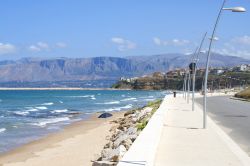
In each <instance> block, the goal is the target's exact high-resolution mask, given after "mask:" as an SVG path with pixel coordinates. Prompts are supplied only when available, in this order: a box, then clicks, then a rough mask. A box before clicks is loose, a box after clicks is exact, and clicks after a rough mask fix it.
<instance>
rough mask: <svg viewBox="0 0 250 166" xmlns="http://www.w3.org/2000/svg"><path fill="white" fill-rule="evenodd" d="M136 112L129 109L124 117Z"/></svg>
mask: <svg viewBox="0 0 250 166" xmlns="http://www.w3.org/2000/svg"><path fill="white" fill-rule="evenodd" d="M135 112H136V110H130V111H127V112H125V114H124V117H125V116H128V115H131V114H134V113H135Z"/></svg>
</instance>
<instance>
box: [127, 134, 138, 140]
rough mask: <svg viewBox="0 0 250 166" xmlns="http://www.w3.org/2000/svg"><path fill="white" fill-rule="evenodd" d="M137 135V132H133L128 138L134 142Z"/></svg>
mask: <svg viewBox="0 0 250 166" xmlns="http://www.w3.org/2000/svg"><path fill="white" fill-rule="evenodd" d="M137 136H138V134H137V133H136V134H133V135H129V137H128V138H129V139H130V140H131V141H132V142H134V141H135V140H136V138H137Z"/></svg>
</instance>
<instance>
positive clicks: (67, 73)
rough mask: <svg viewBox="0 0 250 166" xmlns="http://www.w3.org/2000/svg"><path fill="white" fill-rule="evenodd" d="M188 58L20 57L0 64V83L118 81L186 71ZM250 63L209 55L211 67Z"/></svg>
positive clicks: (203, 63) (200, 64)
mask: <svg viewBox="0 0 250 166" xmlns="http://www.w3.org/2000/svg"><path fill="white" fill-rule="evenodd" d="M190 57H191V55H184V54H161V55H152V56H131V57H123V58H122V57H94V58H55V59H39V58H22V59H20V60H15V61H14V60H6V61H0V82H39V81H43V82H53V81H59V82H60V81H86V80H117V79H118V78H119V77H134V76H142V75H146V74H151V73H153V72H156V71H160V72H167V71H169V70H172V69H175V68H185V67H186V66H187V65H188V63H189V62H190ZM205 62H206V55H205V54H202V55H200V59H199V63H198V67H204V65H205ZM239 64H250V60H249V59H244V58H240V57H235V56H226V55H220V54H212V58H211V66H212V67H231V66H236V65H239Z"/></svg>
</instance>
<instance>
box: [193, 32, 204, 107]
mask: <svg viewBox="0 0 250 166" xmlns="http://www.w3.org/2000/svg"><path fill="white" fill-rule="evenodd" d="M206 36H207V32H206V33H205V34H204V36H203V38H202V40H201V43H200V46H199V48H198V51H197V50H196V55H195V57H194V59H193V67H192V68H193V81H192V83H193V86H192V88H193V93H192V111H194V93H195V77H196V69H197V62H198V59H199V55H200V53H201V48H202V46H203V43H204V40H205V38H206Z"/></svg>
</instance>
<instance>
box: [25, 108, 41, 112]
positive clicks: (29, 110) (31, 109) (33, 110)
mask: <svg viewBox="0 0 250 166" xmlns="http://www.w3.org/2000/svg"><path fill="white" fill-rule="evenodd" d="M26 108H27V110H26V111H28V112H36V111H38V109H36V108H32V107H26Z"/></svg>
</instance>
